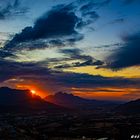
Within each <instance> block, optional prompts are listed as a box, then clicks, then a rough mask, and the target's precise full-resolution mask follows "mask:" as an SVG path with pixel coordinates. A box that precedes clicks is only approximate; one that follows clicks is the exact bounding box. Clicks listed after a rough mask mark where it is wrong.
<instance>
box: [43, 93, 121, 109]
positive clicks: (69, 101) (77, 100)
mask: <svg viewBox="0 0 140 140" xmlns="http://www.w3.org/2000/svg"><path fill="white" fill-rule="evenodd" d="M45 100H46V101H48V102H51V103H54V104H57V105H61V106H64V107H68V108H72V109H78V110H103V109H104V110H105V109H112V108H114V107H116V106H118V105H119V104H120V102H113V101H102V100H94V99H85V98H82V97H79V96H75V95H73V94H68V93H64V92H58V93H56V94H54V95H49V96H47V97H46V98H45Z"/></svg>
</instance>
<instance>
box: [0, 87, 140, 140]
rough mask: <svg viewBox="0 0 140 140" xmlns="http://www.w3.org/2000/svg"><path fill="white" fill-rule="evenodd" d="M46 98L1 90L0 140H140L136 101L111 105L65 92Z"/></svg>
mask: <svg viewBox="0 0 140 140" xmlns="http://www.w3.org/2000/svg"><path fill="white" fill-rule="evenodd" d="M54 97H55V102H56V101H57V103H56V104H57V105H56V104H54ZM49 99H53V103H50V101H49V100H48V99H47V100H48V101H49V102H48V101H46V100H44V99H42V98H40V97H39V96H37V95H32V94H31V93H30V91H28V90H16V89H10V88H7V87H3V88H0V140H19V139H20V140H132V139H137V140H140V112H139V111H140V106H139V105H140V100H139V99H138V100H135V101H131V102H128V103H124V104H118V103H115V104H114V102H108V101H98V100H88V99H84V98H81V97H78V96H74V95H72V94H66V93H57V94H56V95H54V96H50V97H49ZM56 99H57V100H56ZM62 99H63V100H62ZM58 101H59V102H58ZM60 101H61V102H60ZM60 103H61V104H60ZM62 103H63V104H62ZM70 103H71V104H70ZM64 104H65V105H66V104H68V106H66V108H64V107H62V105H63V106H64ZM113 104H114V106H113ZM60 105H61V106H60ZM116 105H117V106H116ZM84 106H85V107H84ZM90 106H92V107H90ZM103 106H104V107H103ZM71 107H72V108H73V109H69V108H71ZM79 108H82V110H80V109H79ZM107 108H109V109H107ZM112 108H113V109H112ZM122 112H123V113H122ZM127 112H128V113H127Z"/></svg>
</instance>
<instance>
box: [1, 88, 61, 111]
mask: <svg viewBox="0 0 140 140" xmlns="http://www.w3.org/2000/svg"><path fill="white" fill-rule="evenodd" d="M50 108H51V109H60V108H61V107H59V106H57V105H54V104H52V103H48V102H47V101H45V100H44V99H42V98H41V97H40V96H38V95H32V93H31V92H30V90H19V89H11V88H8V87H1V88H0V111H5V110H7V111H9V110H10V111H12V110H16V111H23V110H24V111H26V110H44V109H45V110H46V109H50Z"/></svg>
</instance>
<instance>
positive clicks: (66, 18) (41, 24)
mask: <svg viewBox="0 0 140 140" xmlns="http://www.w3.org/2000/svg"><path fill="white" fill-rule="evenodd" d="M72 10H73V9H72V6H71V5H70V6H64V5H61V6H56V7H54V8H53V9H52V10H51V11H49V12H47V13H45V14H44V15H43V16H42V17H40V18H38V19H37V20H36V22H35V23H34V26H33V27H25V28H24V29H23V30H22V32H21V33H19V34H16V35H15V36H14V38H13V39H12V40H11V41H10V42H9V43H8V44H7V45H6V46H5V49H9V48H12V47H15V46H16V45H17V44H19V43H23V42H27V41H34V40H38V39H49V38H59V37H61V38H62V37H66V36H74V37H75V38H77V36H79V33H78V32H77V31H76V30H75V26H76V24H77V23H78V21H79V18H78V17H77V16H76V15H75V13H74V12H73V11H72ZM78 39H79V38H78Z"/></svg>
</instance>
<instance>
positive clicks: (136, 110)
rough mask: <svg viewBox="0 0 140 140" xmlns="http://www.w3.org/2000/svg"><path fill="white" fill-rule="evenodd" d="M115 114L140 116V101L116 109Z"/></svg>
mask: <svg viewBox="0 0 140 140" xmlns="http://www.w3.org/2000/svg"><path fill="white" fill-rule="evenodd" d="M114 112H115V113H119V114H124V115H136V114H140V99H137V100H134V101H130V102H127V103H125V104H122V105H120V106H118V107H117V108H115V110H114Z"/></svg>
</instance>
